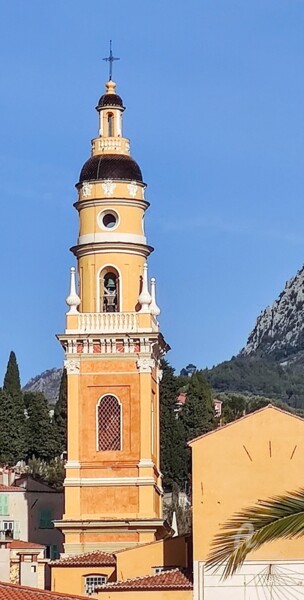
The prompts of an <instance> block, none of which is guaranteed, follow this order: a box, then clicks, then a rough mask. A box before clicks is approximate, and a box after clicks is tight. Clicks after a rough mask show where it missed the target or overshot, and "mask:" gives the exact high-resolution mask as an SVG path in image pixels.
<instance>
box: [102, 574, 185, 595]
mask: <svg viewBox="0 0 304 600" xmlns="http://www.w3.org/2000/svg"><path fill="white" fill-rule="evenodd" d="M192 589H193V583H192V578H191V577H190V574H189V573H186V572H183V571H181V570H180V569H171V570H169V571H164V573H159V574H158V575H146V576H145V577H136V578H135V579H126V580H125V581H115V582H113V583H105V584H104V585H102V586H101V587H100V588H99V591H101V592H103V591H110V590H113V591H115V592H116V591H123V590H130V591H134V592H135V591H143V590H192Z"/></svg>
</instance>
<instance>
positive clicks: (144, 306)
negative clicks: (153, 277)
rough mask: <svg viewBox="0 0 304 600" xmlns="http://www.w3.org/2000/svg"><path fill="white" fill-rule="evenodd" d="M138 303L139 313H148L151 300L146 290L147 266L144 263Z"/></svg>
mask: <svg viewBox="0 0 304 600" xmlns="http://www.w3.org/2000/svg"><path fill="white" fill-rule="evenodd" d="M138 302H139V304H141V309H140V311H139V312H146V313H147V312H150V304H151V302H152V298H151V296H150V293H149V289H148V265H147V263H146V262H145V264H144V271H143V276H142V290H141V292H140V294H139V297H138Z"/></svg>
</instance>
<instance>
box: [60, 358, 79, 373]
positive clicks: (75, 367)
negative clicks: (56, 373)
mask: <svg viewBox="0 0 304 600" xmlns="http://www.w3.org/2000/svg"><path fill="white" fill-rule="evenodd" d="M63 364H64V368H65V369H66V372H67V374H68V375H78V374H79V371H80V359H78V358H67V359H66V360H65V361H64V363H63Z"/></svg>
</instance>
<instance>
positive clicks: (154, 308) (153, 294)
mask: <svg viewBox="0 0 304 600" xmlns="http://www.w3.org/2000/svg"><path fill="white" fill-rule="evenodd" d="M151 298H152V302H151V304H150V313H151V315H154V317H158V315H159V314H160V308H159V306H157V304H156V279H155V277H152V278H151Z"/></svg>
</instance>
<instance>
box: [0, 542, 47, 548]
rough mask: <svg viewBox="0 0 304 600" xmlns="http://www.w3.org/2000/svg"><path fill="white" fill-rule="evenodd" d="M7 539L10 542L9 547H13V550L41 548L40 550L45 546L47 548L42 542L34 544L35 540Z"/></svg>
mask: <svg viewBox="0 0 304 600" xmlns="http://www.w3.org/2000/svg"><path fill="white" fill-rule="evenodd" d="M6 541H7V542H9V548H13V550H18V549H19V548H20V550H22V549H24V548H39V549H40V550H42V549H43V548H45V546H43V545H42V544H34V542H24V541H23V540H12V541H10V540H6Z"/></svg>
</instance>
